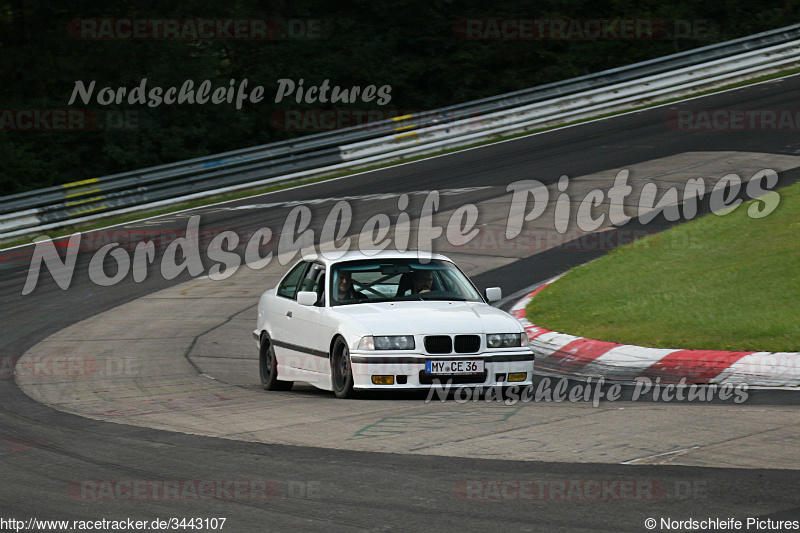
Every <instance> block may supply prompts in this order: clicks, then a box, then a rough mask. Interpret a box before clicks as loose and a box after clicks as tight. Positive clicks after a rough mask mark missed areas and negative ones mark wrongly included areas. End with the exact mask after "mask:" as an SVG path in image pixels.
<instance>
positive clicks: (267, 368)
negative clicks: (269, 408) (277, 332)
mask: <svg viewBox="0 0 800 533" xmlns="http://www.w3.org/2000/svg"><path fill="white" fill-rule="evenodd" d="M259 351H260V354H259V355H260V357H259V360H260V361H259V365H258V367H259V370H260V374H261V386H262V387H264V389H265V390H289V389H291V388H292V385H294V382H292V381H280V380H279V379H278V361H277V359H276V358H275V348H274V347H273V346H272V341H271V340H270V338H269V336H268V335H267V334H266V333H264V334H263V335H262V336H261V350H259Z"/></svg>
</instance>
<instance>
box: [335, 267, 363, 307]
mask: <svg viewBox="0 0 800 533" xmlns="http://www.w3.org/2000/svg"><path fill="white" fill-rule="evenodd" d="M336 299H337V300H338V301H340V302H342V301H345V300H366V299H367V297H366V296H365V295H364V293H362V292H359V291H357V290H355V288H354V287H353V274H352V273H351V272H347V271H343V272H339V282H338V283H337V284H336Z"/></svg>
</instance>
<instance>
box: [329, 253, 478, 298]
mask: <svg viewBox="0 0 800 533" xmlns="http://www.w3.org/2000/svg"><path fill="white" fill-rule="evenodd" d="M329 279H330V288H329V290H330V291H331V292H330V294H331V299H330V301H331V304H332V305H343V304H356V303H367V302H395V301H413V300H417V301H419V300H449V301H470V302H482V301H483V298H481V295H480V294H479V293H478V291H477V290H475V287H474V286H473V285H472V283H471V282H470V281H469V280H468V279H467V277H466V276H465V275H464V274H462V273H461V271H460V270H459V269H458V268H457V267H456V266H455V265H454V264H452V263H450V262H448V261H440V260H431V261H430V262H428V263H425V264H422V263H420V262H418V261H416V260H414V259H380V260H377V259H376V260H359V261H349V262H346V263H339V264H338V265H336V266H334V268H333V271H332V275H331V276H330V278H329Z"/></svg>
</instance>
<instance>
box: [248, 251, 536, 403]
mask: <svg viewBox="0 0 800 533" xmlns="http://www.w3.org/2000/svg"><path fill="white" fill-rule="evenodd" d="M500 298H501V292H500V289H499V288H497V287H493V288H489V289H486V293H485V298H484V296H482V295H481V294H480V293H479V292H478V290H477V289H476V288H475V286H474V285H473V284H472V282H471V281H470V280H469V278H467V276H465V275H464V273H463V272H461V270H459V268H458V267H457V266H456V265H455V264H453V262H452V261H450V260H449V259H448V258H447V257H444V256H442V255H437V254H432V255H431V256H430V258H429V259H428V260H425V261H423V260H421V259H420V256H419V255H418V253H417V252H415V251H408V252H390V251H383V252H373V253H368V252H356V251H354V252H346V253H345V254H344V255H342V256H341V257H339V258H338V259H336V260H328V259H325V258H324V257H317V258H313V259H312V258H304V259H303V260H301V261H299V262H298V263H297V264H295V265H294V266H293V267H292V268H291V269H290V270H289V272H288V273H287V274H286V275H285V276H284V277H283V279H282V280H281V281H280V283H278V286H277V287H275V288H274V289H270V290H268V291H266V292H264V294H262V295H261V299H260V300H259V302H258V319H257V323H256V329H255V331H253V335H254V337H255V339H256V344H257V346H258V350H259V357H260V365H259V366H260V374H261V383H262V385H263V386H264V388H265V389H267V390H288V389H290V388H291V387H292V384H293V383H294V382H295V381H302V382H306V383H310V384H312V385H314V386H316V387H318V388H320V389H324V390H332V391H333V392H334V393H335V394H336V396H337V397H339V398H347V397H350V396H352V394H353V391H354V390H397V389H426V388H430V387H431V386H434V385H435V384H437V383H441V384H442V385H444V384H446V383H448V382H450V383H451V384H458V385H461V384H464V385H470V386H476V387H477V386H485V387H490V386H502V387H508V386H512V385H523V386H524V385H528V384H530V383H531V380H532V378H533V358H534V356H533V352H532V350H531V348H530V347H529V345H528V337H527V334H526V333H525V330H524V328H523V327H522V325H521V324H520V323H519V322H518V321H517V320H516V319H515V318H514V317H512V316H511V315H509V314H508V313H505V312H503V311H501V310H499V309H496V308H494V307H492V306H490V305H488V303H487V301H489V302H493V301H497V300H499V299H500Z"/></svg>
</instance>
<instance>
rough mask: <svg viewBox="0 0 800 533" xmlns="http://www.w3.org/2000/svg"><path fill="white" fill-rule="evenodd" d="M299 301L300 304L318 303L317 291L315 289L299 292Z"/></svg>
mask: <svg viewBox="0 0 800 533" xmlns="http://www.w3.org/2000/svg"><path fill="white" fill-rule="evenodd" d="M297 303H299V304H300V305H314V304H315V303H317V293H316V292H314V291H300V292H298V293H297Z"/></svg>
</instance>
